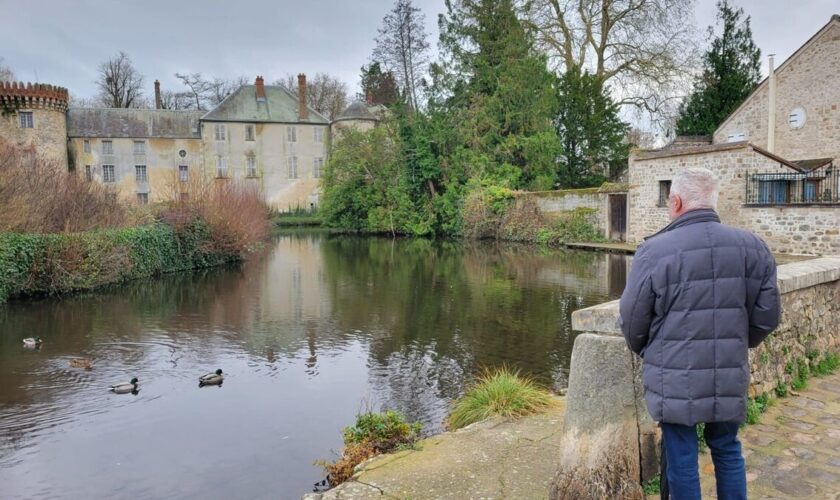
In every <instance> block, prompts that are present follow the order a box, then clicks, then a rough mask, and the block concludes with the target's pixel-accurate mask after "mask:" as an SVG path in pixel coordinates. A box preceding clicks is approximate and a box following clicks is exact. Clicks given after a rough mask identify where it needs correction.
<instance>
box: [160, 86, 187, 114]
mask: <svg viewBox="0 0 840 500" xmlns="http://www.w3.org/2000/svg"><path fill="white" fill-rule="evenodd" d="M160 107H161V109H195V103H194V102H193V100H192V95H191V94H190V93H189V92H173V91H171V90H164V91H163V92H161V93H160Z"/></svg>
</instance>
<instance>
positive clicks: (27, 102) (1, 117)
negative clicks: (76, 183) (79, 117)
mask: <svg viewBox="0 0 840 500" xmlns="http://www.w3.org/2000/svg"><path fill="white" fill-rule="evenodd" d="M68 98H69V95H68V93H67V89H66V88H64V87H56V86H54V85H47V84H44V83H27V84H24V83H23V82H0V139H2V140H5V141H7V142H9V143H11V144H13V145H16V146H23V147H30V146H31V147H33V148H34V149H35V152H36V153H37V154H38V155H39V156H41V157H42V158H44V159H49V160H53V161H55V162H56V163H57V165H58V166H59V167H61V168H63V169H65V170H66V169H67V168H68V161H67V115H66V112H67V101H68Z"/></svg>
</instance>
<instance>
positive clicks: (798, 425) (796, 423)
mask: <svg viewBox="0 0 840 500" xmlns="http://www.w3.org/2000/svg"><path fill="white" fill-rule="evenodd" d="M785 427H791V428H793V429H798V430H800V431H810V430H811V429H813V428H814V427H816V424H812V423H811V422H803V421H801V420H786V421H785Z"/></svg>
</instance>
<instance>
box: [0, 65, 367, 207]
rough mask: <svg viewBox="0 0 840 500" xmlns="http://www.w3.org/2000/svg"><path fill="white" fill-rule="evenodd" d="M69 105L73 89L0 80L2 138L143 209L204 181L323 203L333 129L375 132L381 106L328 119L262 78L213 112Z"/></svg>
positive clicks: (296, 202)
mask: <svg viewBox="0 0 840 500" xmlns="http://www.w3.org/2000/svg"><path fill="white" fill-rule="evenodd" d="M155 104H156V106H155V107H156V109H128V108H69V107H68V92H67V89H65V88H61V87H55V86H52V85H46V84H39V83H36V84H23V83H18V82H4V83H0V138H3V139H5V140H7V141H9V142H11V143H12V144H15V145H20V146H26V147H29V146H31V147H33V148H34V150H35V151H36V152H37V153H38V154H39V155H40V156H42V157H44V158H46V159H50V160H52V161H55V162H57V163H58V165H60V167H61V168H65V169H68V170H69V171H71V172H75V173H76V175H80V176H84V177H85V178H86V179H88V180H89V181H92V182H93V181H95V182H101V183H103V184H105V185H106V186H108V187H109V189H111V190H113V192H114V194H115V195H116V196H118V197H120V198H121V199H123V200H125V201H136V202H138V203H141V204H145V203H149V202H150V201H157V200H162V199H175V198H178V197H187V196H189V192H190V187H191V186H195V185H196V184H197V183H203V182H228V181H235V182H240V183H245V184H247V185H253V186H254V187H256V188H258V189H259V190H260V191H261V193H262V194H263V195H264V197H265V199H266V201H267V202H268V203H269V204H270V205H271V206H272V207H274V208H276V209H278V210H281V211H282V210H289V209H294V208H312V207H315V206H317V205H318V197H319V194H320V186H319V183H320V181H319V179H320V177H321V175H322V174H323V171H324V165H325V163H326V160H327V155H328V151H329V142H330V138H331V136H332V134H333V128H334V127H335V128H336V130H340V129H341V128H342V127H359V128H360V129H366V128H370V127H372V126H373V125H375V124H376V122H377V121H378V118H377V115H376V113H377V110H376V108H373V107H370V106H368V105H367V104H365V103H360V102H357V103H353V104H351V105H350V106H349V107H348V108H347V109H346V110H345V111H344V112H343V113H342V114H341V115H339V116H338V117H336V118H335V120H334V121H333V122H332V123H331V122H330V121H329V120H327V119H326V118H325V117H324V116H322V115H320V114H319V113H318V112H316V111H315V110H313V109H312V108H311V107H309V106H307V104H306V76H305V75H303V74H301V75H298V96H297V97H295V96H293V95H292V94H291V93H289V92H288V91H287V90H286V89H284V88H283V87H279V86H272V85H265V83H264V81H263V78H262V77H261V76H258V77H257V78H256V79H255V81H254V84H253V85H243V86H242V87H240V88H239V89H238V90H236V91H235V92H234V93H233V94H231V95H230V96H228V97H227V98H226V99H225V100H224V101H222V102H221V103H219V105H218V106H216V107H215V108H213V109H211V110H210V111H206V112H205V111H193V110H165V109H160V108H161V100H160V84H159V83H158V82H157V81H156V82H155Z"/></svg>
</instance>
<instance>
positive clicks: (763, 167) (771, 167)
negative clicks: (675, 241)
mask: <svg viewBox="0 0 840 500" xmlns="http://www.w3.org/2000/svg"><path fill="white" fill-rule="evenodd" d="M698 167H702V168H707V169H709V170H711V171H712V172H713V173H714V174H715V176H717V178H718V180H719V181H720V188H721V189H720V197H719V198H718V213H719V214H720V217H721V219H722V221H723V222H724V223H726V224H732V225H735V226H740V227H745V228H747V229H750V230H752V231H754V232H756V233H758V234H759V235H760V236H762V237H763V238H774V235H775V230H776V229H777V227H781V228H786V227H787V223H786V222H785V221H779V223H778V224H777V223H776V222H775V221H773V220H761V221H758V222H759V223H757V217H756V216H754V214H755V213H757V211H759V210H760V209H758V208H747V207H744V206H743V203H744V193H745V191H746V174H747V173H748V172H755V171H759V170H760V171H761V172H765V173H769V172H789V171H790V168H789V167H787V166H786V165H784V164H782V163H779V162H778V161H776V160H774V159H773V158H770V157H768V156H765V155H764V154H761V153H760V152H758V151H756V150H755V149H754V148H753V147H752V146H750V145H749V144H746V143H733V144H731V145H723V146H702V147H698V148H694V149H692V150H680V151H660V152H640V153H635V154H633V155H632V156H631V157H630V168H629V183H630V192H629V195H628V205H629V210H628V222H629V224H628V235H627V239H628V241H635V242H641V241H642V240H643V239H644V237H645V236H649V235H651V234H654V233H656V232H657V231H659V230H660V229H662V228H663V227H665V226H667V225H668V222H669V220H668V208H667V207H666V206H665V205H664V204H660V189H663V187H662V184H661V183H663V182H666V181H671V180H672V179H673V178H674V176H675V175H676V173H677V172H679V171H680V170H683V169H686V168H698ZM761 210H765V211H767V210H770V211H772V210H776V211H781V210H790V209H789V208H787V207H786V208H763V209H761ZM796 210H797V211H799V213H802V211H803V210H807V209H806V207H799V208H797V209H796ZM826 210H827V211H828V212H827V213H828V214H831V213H832V212H831V208H827V209H826ZM835 217H836V216H835ZM835 220H837V219H835ZM814 227H816V226H814ZM805 234H807V233H805ZM820 236H823V235H820ZM805 238H806V240H807V238H808V236H805ZM774 241H776V240H774ZM778 241H782V239H779V240H778ZM791 241H792V240H791ZM797 243H799V242H797ZM802 243H803V244H796V243H788V244H786V245H785V246H784V247H782V248H773V250H774V251H779V252H782V251H786V252H788V253H809V252H807V250H809V248H808V247H807V246H806V245H805V244H804V242H802Z"/></svg>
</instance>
